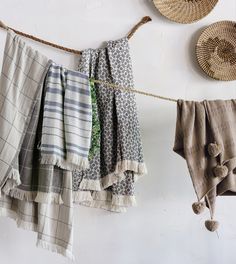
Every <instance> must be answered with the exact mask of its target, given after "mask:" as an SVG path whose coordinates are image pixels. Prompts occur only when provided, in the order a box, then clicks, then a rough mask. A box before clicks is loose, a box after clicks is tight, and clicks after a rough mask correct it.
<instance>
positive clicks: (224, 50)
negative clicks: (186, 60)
mask: <svg viewBox="0 0 236 264" xmlns="http://www.w3.org/2000/svg"><path fill="white" fill-rule="evenodd" d="M196 55H197V59H198V63H199V65H200V67H201V68H202V69H203V71H204V72H205V73H206V74H208V75H209V76H210V77H212V78H214V79H216V80H222V81H232V80H236V22H233V21H220V22H216V23H214V24H212V25H210V26H209V27H207V28H206V29H205V30H204V31H203V32H202V34H201V36H200V37H199V39H198V42H197V46H196Z"/></svg>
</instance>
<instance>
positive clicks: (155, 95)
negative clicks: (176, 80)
mask: <svg viewBox="0 0 236 264" xmlns="http://www.w3.org/2000/svg"><path fill="white" fill-rule="evenodd" d="M151 20H152V19H151V18H150V17H149V16H145V17H143V18H142V19H141V20H140V21H139V22H138V23H137V24H136V25H135V26H134V27H133V28H132V29H131V31H130V32H129V33H128V35H127V38H128V39H130V38H131V37H132V36H133V35H134V33H135V32H136V31H137V30H138V29H139V27H141V26H142V25H144V24H146V23H148V22H149V21H151ZM0 27H1V28H3V29H5V30H9V29H10V30H13V31H14V32H15V33H16V34H18V35H21V36H23V37H26V38H29V39H32V40H34V41H37V42H40V43H42V44H45V45H47V46H51V47H53V48H57V49H60V50H64V51H66V52H70V53H73V54H77V55H80V54H81V51H80V50H75V49H71V48H67V47H64V46H61V45H58V44H55V43H52V42H49V41H47V40H43V39H41V38H38V37H35V36H33V35H30V34H27V33H24V32H21V31H19V30H17V29H14V28H11V27H8V26H7V25H5V24H4V23H3V22H2V21H0ZM90 81H91V82H93V83H97V84H101V85H104V86H106V87H108V88H111V89H117V90H121V91H125V92H129V93H136V94H141V95H145V96H149V97H153V98H155V99H161V100H165V101H170V102H177V100H176V99H173V98H169V97H165V96H161V95H158V94H153V93H148V92H145V91H141V90H137V89H134V88H132V87H123V86H120V85H117V84H114V83H109V82H104V81H102V80H96V79H93V78H91V79H90Z"/></svg>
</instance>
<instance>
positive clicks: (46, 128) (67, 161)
mask: <svg viewBox="0 0 236 264" xmlns="http://www.w3.org/2000/svg"><path fill="white" fill-rule="evenodd" d="M91 130H92V104H91V94H90V87H89V79H88V76H87V75H85V74H82V73H80V72H76V71H71V70H67V69H65V68H63V67H61V66H59V65H56V64H55V63H53V64H52V65H51V67H50V69H49V71H48V74H47V77H46V98H45V102H44V114H43V128H42V140H41V148H40V149H41V163H42V164H52V165H57V166H59V167H60V168H63V169H67V170H81V169H87V168H88V167H89V166H88V155H89V149H90V143H91Z"/></svg>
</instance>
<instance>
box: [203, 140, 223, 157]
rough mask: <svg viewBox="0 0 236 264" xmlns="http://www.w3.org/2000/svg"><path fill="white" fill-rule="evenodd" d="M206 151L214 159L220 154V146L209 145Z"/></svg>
mask: <svg viewBox="0 0 236 264" xmlns="http://www.w3.org/2000/svg"><path fill="white" fill-rule="evenodd" d="M207 150H208V153H209V155H210V156H211V157H214V158H216V157H217V156H218V155H219V154H220V153H221V152H222V148H221V146H220V145H218V144H216V143H211V144H209V145H208V148H207Z"/></svg>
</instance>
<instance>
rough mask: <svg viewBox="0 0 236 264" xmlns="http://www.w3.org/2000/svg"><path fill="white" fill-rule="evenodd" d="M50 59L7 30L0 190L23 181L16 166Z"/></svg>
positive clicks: (0, 101)
mask: <svg viewBox="0 0 236 264" xmlns="http://www.w3.org/2000/svg"><path fill="white" fill-rule="evenodd" d="M48 63H49V61H48V59H47V58H46V57H44V56H41V55H40V54H38V52H33V51H32V50H31V49H29V48H28V47H26V45H25V43H24V42H23V41H21V40H20V39H19V38H17V37H16V35H15V34H14V33H13V31H10V30H9V31H8V34H7V39H6V45H5V50H4V58H3V66H2V73H1V77H0V87H1V90H0V92H1V93H0V123H1V126H0V146H1V148H0V189H1V188H2V187H3V186H4V184H6V185H7V186H8V188H10V187H14V186H16V185H19V184H20V175H19V171H18V170H17V169H15V168H13V163H14V160H16V159H17V156H18V155H19V151H20V147H21V144H22V141H23V139H24V136H25V134H26V130H27V127H28V125H29V122H30V119H31V115H32V112H33V109H34V107H35V104H36V102H37V98H38V97H39V96H41V92H42V86H41V84H42V80H43V77H44V76H45V73H46V70H47V68H48Z"/></svg>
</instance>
